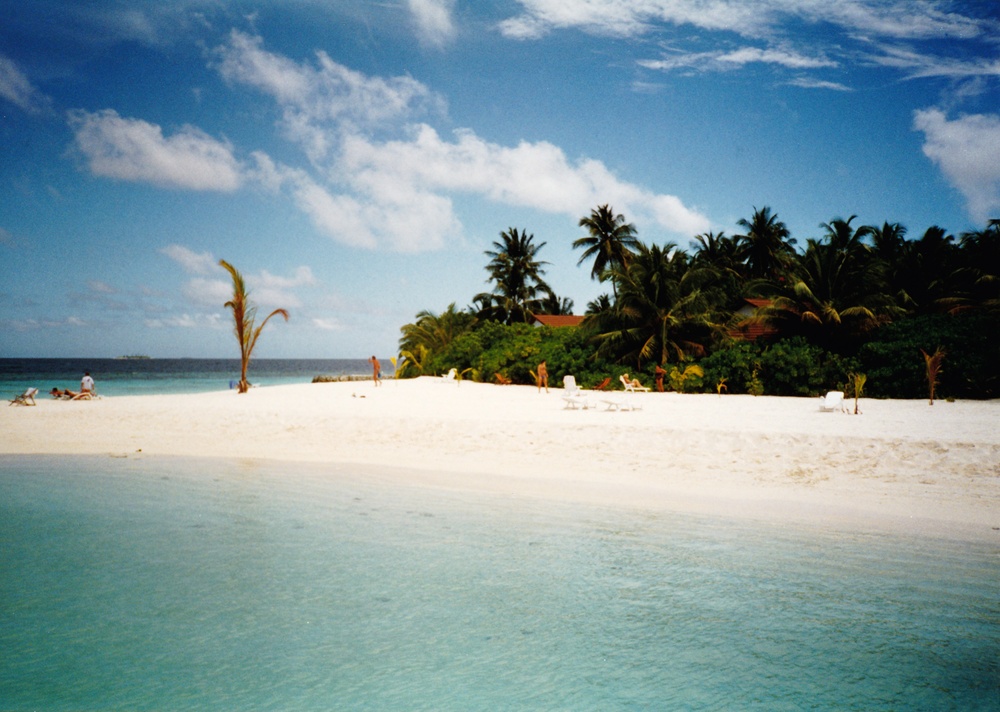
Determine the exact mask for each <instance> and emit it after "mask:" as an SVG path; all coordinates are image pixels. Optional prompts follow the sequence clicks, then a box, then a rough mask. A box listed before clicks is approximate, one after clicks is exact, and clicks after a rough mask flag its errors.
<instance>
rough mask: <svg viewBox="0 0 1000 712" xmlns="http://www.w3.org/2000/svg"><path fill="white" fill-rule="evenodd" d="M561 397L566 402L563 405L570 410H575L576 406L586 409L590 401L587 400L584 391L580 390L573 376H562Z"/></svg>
mask: <svg viewBox="0 0 1000 712" xmlns="http://www.w3.org/2000/svg"><path fill="white" fill-rule="evenodd" d="M562 399H563V402H564V403H566V405H565V406H564V407H565V408H569V409H571V410H575V409H576V408H583V409H584V410H587V408H589V407H590V401H589V400H587V394H586V392H585V391H582V390H580V387H579V386H577V385H576V377H575V376H563V397H562Z"/></svg>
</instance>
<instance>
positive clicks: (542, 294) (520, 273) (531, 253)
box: [474, 228, 552, 324]
mask: <svg viewBox="0 0 1000 712" xmlns="http://www.w3.org/2000/svg"><path fill="white" fill-rule="evenodd" d="M534 239H535V236H534V235H529V234H528V233H527V232H526V231H518V229H517V228H508V229H507V230H506V231H505V232H501V233H500V240H499V241H494V243H493V248H494V249H492V250H487V251H486V255H487V256H488V257H489V258H490V263H489V264H488V265H487V266H486V270H487V271H488V272H489V274H490V278H489V279H488V280H487V282H493V283H494V285H495V286H494V287H493V292H491V293H489V292H484V293H482V294H477V295H476V296H475V297H474V299H475V301H477V302H479V304H480V305H481V306H482V309H481V311H480V318H484V319H487V318H488V319H494V320H496V321H501V322H504V323H505V324H514V323H517V322H530V321H531V318H532V317H531V315H532V313H534V312H540V311H542V310H543V304H544V302H545V300H546V299H547V298H548V297H549V295H552V290H551V289H550V288H549V285H548V284H546V283H545V280H543V279H542V275H543V274H545V270H544V269H542V265H546V264H548V262H543V261H540V260H539V259H538V258H537V255H538V251H539V250H541V249H542V248H543V247H545V244H546V243H544V242H543V243H541V244H539V245H535V244H533V242H532V241H533V240H534Z"/></svg>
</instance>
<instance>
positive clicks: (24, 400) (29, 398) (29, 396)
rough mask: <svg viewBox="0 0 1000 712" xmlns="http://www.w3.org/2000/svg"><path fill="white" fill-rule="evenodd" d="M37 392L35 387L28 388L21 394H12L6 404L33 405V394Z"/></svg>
mask: <svg viewBox="0 0 1000 712" xmlns="http://www.w3.org/2000/svg"><path fill="white" fill-rule="evenodd" d="M37 394H38V389H37V388H29V389H28V390H26V391H25V392H24V393H22V394H21V395H19V396H14V398H13V399H12V400H11V401H10V403H9V404H8V405H35V396H36V395H37Z"/></svg>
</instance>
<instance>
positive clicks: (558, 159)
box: [342, 125, 709, 239]
mask: <svg viewBox="0 0 1000 712" xmlns="http://www.w3.org/2000/svg"><path fill="white" fill-rule="evenodd" d="M342 161H343V168H344V171H345V173H346V174H347V175H349V176H351V177H352V180H353V181H354V183H355V185H356V186H358V188H359V189H360V190H362V191H363V192H365V193H366V194H368V195H370V196H372V197H373V198H374V199H375V200H376V201H377V202H378V203H380V204H392V203H394V202H404V201H405V200H406V197H407V196H408V195H409V192H408V191H413V188H412V186H421V187H422V189H423V190H426V191H428V194H429V191H435V192H436V191H446V192H458V193H471V194H474V195H480V196H483V197H486V198H488V199H490V200H492V201H494V202H498V203H504V204H507V205H515V206H520V207H529V208H534V209H536V210H541V211H544V212H549V213H563V214H566V215H568V216H570V217H573V218H576V217H579V216H580V215H585V214H586V213H587V211H588V210H590V209H591V208H593V206H594V205H597V204H599V203H604V202H611V203H612V204H613V205H614V206H615V208H616V209H617V210H619V211H620V212H624V213H626V214H631V213H639V214H645V215H646V216H649V217H652V218H653V219H655V220H656V221H657V222H658V223H659V224H660V225H661V226H662V227H664V228H666V229H668V230H671V231H676V232H681V233H687V232H689V231H691V230H694V231H695V232H698V231H701V230H704V229H707V228H708V226H709V221H708V220H707V218H705V217H704V216H702V215H700V214H699V213H697V212H695V211H693V210H690V209H688V208H685V207H684V206H683V204H682V203H681V202H680V200H679V199H677V198H674V197H673V196H662V195H656V194H654V193H652V192H650V191H648V190H645V189H642V188H640V187H638V186H635V185H632V184H629V183H626V182H623V181H621V180H619V179H618V178H617V177H616V176H614V175H613V174H612V173H611V172H610V171H609V170H608V169H607V168H606V167H605V166H604V164H603V163H601V162H600V161H595V160H591V159H580V160H578V161H576V162H575V163H574V162H570V161H569V160H568V159H567V158H566V155H565V154H564V153H563V152H562V150H561V149H560V148H558V147H557V146H554V145H552V144H550V143H546V142H538V143H529V142H522V143H520V144H518V145H517V146H515V147H513V148H510V147H506V146H500V145H497V144H493V143H489V142H487V141H484V140H483V139H481V138H479V137H478V136H476V135H475V134H474V133H472V132H471V131H460V132H458V133H457V135H456V140H455V141H454V142H448V141H444V140H442V139H441V137H440V136H439V135H438V134H437V132H436V131H435V130H434V129H433V128H431V127H430V126H426V125H421V126H420V127H418V128H417V129H416V135H415V136H414V137H413V138H412V139H411V140H409V141H390V142H387V143H381V144H378V143H374V142H371V141H369V140H367V139H364V138H362V137H359V136H354V137H352V138H351V139H349V140H348V141H346V142H345V147H344V152H343V159H342ZM401 196H402V197H401ZM416 197H421V196H420V195H419V193H418V194H417V195H416ZM426 197H427V195H423V196H422V197H421V199H425V198H426ZM664 199H668V200H671V199H672V201H675V202H674V203H673V207H672V208H671V209H670V210H663V209H662V205H663V203H664ZM439 229H440V228H439ZM424 239H426V237H425V238H424Z"/></svg>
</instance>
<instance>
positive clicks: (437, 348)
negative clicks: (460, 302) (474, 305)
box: [399, 302, 476, 372]
mask: <svg viewBox="0 0 1000 712" xmlns="http://www.w3.org/2000/svg"><path fill="white" fill-rule="evenodd" d="M475 322H476V317H475V316H474V315H472V314H470V313H469V312H462V311H458V310H457V309H456V308H455V303H454V302H452V303H451V304H449V305H448V308H447V309H445V310H444V311H443V312H441V313H440V314H435V313H434V312H431V311H427V310H423V311H421V312H419V313H418V314H417V320H416V321H415V322H414V323H412V324H406V325H404V326H403V327H402V328H401V329H400V331H401V332H402V334H403V336H402V338H400V340H399V349H400V354H401V355H403V356H406V361H404V362H403V368H404V371H406V372H408V371H410V370H414V369H415V370H417V371H421V372H422V371H423V364H424V363H425V362H426V361H427V358H428V356H434V355H436V354H439V353H441V352H442V351H444V349H445V348H447V347H448V345H449V344H450V343H451V342H452V341H454V340H455V338H456V337H458V336H460V335H461V334H464V333H465V332H467V331H468V330H469V329H471V328H472V327H473V326H474V325H475Z"/></svg>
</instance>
